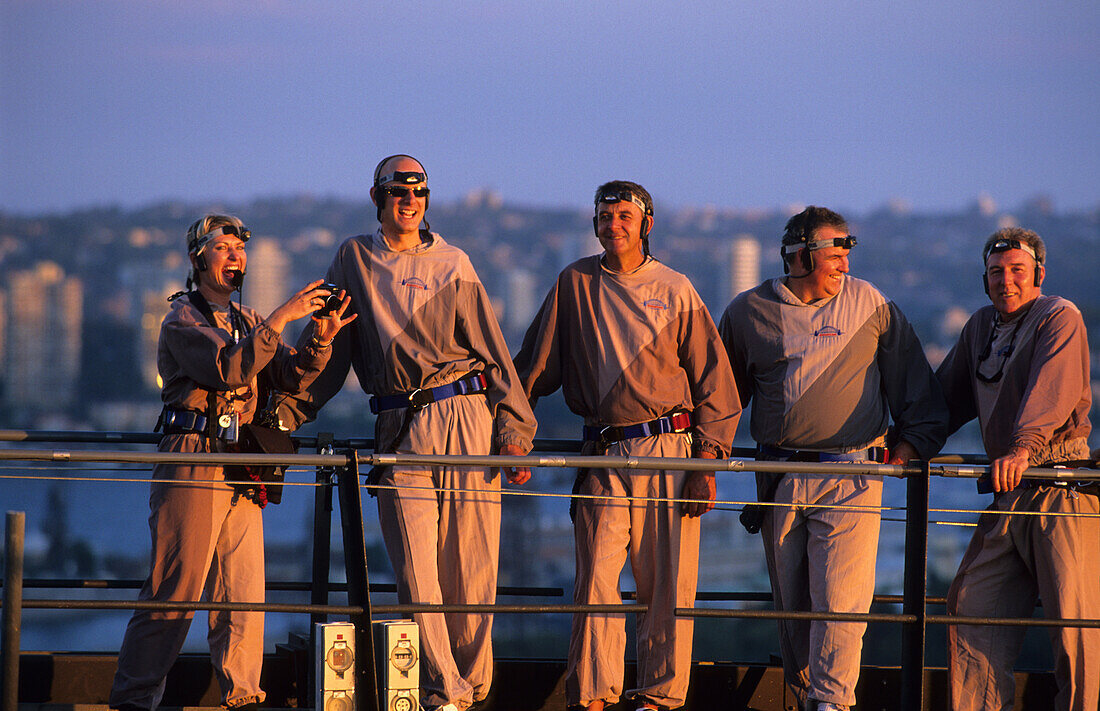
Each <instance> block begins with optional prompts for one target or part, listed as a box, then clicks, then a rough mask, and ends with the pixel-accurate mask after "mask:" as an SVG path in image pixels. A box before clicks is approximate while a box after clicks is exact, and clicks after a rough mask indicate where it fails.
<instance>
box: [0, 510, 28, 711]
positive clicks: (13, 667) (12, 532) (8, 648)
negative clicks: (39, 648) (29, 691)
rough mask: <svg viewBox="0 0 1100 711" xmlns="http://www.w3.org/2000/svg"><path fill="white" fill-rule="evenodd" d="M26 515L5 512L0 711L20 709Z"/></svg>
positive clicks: (0, 647)
mask: <svg viewBox="0 0 1100 711" xmlns="http://www.w3.org/2000/svg"><path fill="white" fill-rule="evenodd" d="M25 526H26V514H25V513H24V512H22V511H8V516H7V520H6V522H5V526H4V597H3V599H4V610H3V628H2V630H0V637H2V638H3V639H2V641H0V649H2V654H3V662H2V666H3V671H4V694H3V696H4V699H3V711H17V709H18V708H19V628H20V626H21V625H22V621H23V534H24V530H25Z"/></svg>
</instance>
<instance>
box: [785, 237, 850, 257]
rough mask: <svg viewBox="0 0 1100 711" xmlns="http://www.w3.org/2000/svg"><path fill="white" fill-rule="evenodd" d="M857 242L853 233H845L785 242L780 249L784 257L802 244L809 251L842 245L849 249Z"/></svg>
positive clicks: (794, 252) (793, 252)
mask: <svg viewBox="0 0 1100 711" xmlns="http://www.w3.org/2000/svg"><path fill="white" fill-rule="evenodd" d="M857 242H858V240H857V239H856V237H855V235H847V236H846V237H834V238H832V239H819V240H813V241H807V242H805V243H802V242H795V243H794V244H785V245H783V247H782V249H781V251H782V253H783V256H784V257H786V256H788V255H791V254H796V253H797V252H798V250H800V249H802V248H803V246H805V248H806V249H808V250H810V251H811V252H815V251H817V250H819V249H824V248H826V247H843V248H844V249H851V248H852V247H854V246H856V244H857Z"/></svg>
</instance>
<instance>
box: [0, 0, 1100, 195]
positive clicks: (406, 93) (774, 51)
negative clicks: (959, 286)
mask: <svg viewBox="0 0 1100 711" xmlns="http://www.w3.org/2000/svg"><path fill="white" fill-rule="evenodd" d="M1098 47H1100V3H1098V2H1096V1H1095V0H1076V1H1072V2H1069V1H1066V0H1045V1H1044V2H1036V1H1035V0H998V1H993V0H966V1H964V2H959V1H958V0H923V1H917V0H896V1H895V0H891V1H888V2H864V1H861V0H835V1H833V2H808V1H807V0H800V1H794V0H766V1H765V0H743V1H740V2H730V1H729V0H703V1H699V2H693V1H691V0H682V1H681V2H668V3H656V2H633V3H627V2H595V1H593V0H588V1H575V0H542V1H541V2H526V1H524V0H481V1H480V2H477V3H465V2H461V1H457V2H456V0H442V1H437V0H421V1H420V2H400V1H399V0H391V1H389V2H378V1H377V0H367V1H365V2H364V1H363V0H357V1H353V0H315V1H314V0H251V1H249V2H244V1H241V0H184V1H182V2H181V1H179V0H172V1H171V2H168V1H164V0H95V1H94V2H86V1H83V0H2V2H0V210H8V211H14V212H17V213H29V212H37V211H41V210H65V209H70V208H76V207H88V206H93V205H102V204H118V205H123V206H134V205H140V204H145V203H148V202H151V201H157V200H162V199H176V198H180V199H186V200H225V201H237V200H242V199H247V198H251V197H256V196H271V195H289V194H298V193H312V194H315V195H318V196H337V197H347V198H356V199H366V196H367V190H368V188H369V181H370V176H371V172H372V170H373V168H374V165H375V163H376V162H377V161H378V159H379V158H381V157H382V156H384V155H387V154H390V153H396V152H406V153H412V154H413V155H416V156H418V157H420V158H421V159H422V160H423V161H424V163H425V165H426V167H427V169H428V173H429V176H430V184H431V186H432V190H433V195H434V196H437V199H444V200H448V199H453V198H456V197H458V196H460V195H462V194H464V193H465V192H467V191H468V190H470V189H472V188H476V187H480V186H485V187H490V188H493V189H496V190H498V191H499V192H501V193H502V194H503V196H504V198H505V200H506V201H508V202H510V203H514V204H525V205H547V206H551V205H552V206H576V207H577V208H578V209H583V208H586V207H587V206H589V205H590V201H591V195H592V192H593V190H594V188H595V186H596V185H597V184H599V183H600V182H603V181H605V180H609V179H612V178H625V179H632V180H636V181H638V182H640V183H642V184H643V185H645V186H646V187H648V188H649V189H650V191H651V192H652V193H653V194H654V196H655V198H656V200H657V202H658V203H659V204H664V205H676V206H682V205H702V204H708V203H709V204H714V205H717V206H719V207H732V208H749V207H777V206H781V205H786V204H789V203H817V204H825V205H829V206H832V207H835V208H837V209H841V210H844V209H855V210H865V209H869V208H872V207H875V206H878V205H881V204H883V203H884V202H886V201H887V200H890V199H893V198H901V199H904V200H907V201H909V202H910V203H911V204H912V205H913V207H914V208H915V209H917V210H921V211H927V210H938V209H952V208H959V207H962V206H964V205H966V204H969V203H971V202H972V201H973V200H974V199H975V197H976V196H977V195H978V193H980V192H982V191H985V192H988V193H989V194H991V195H992V196H993V198H994V199H995V200H996V201H997V202H998V203H999V204H1002V205H1005V206H1008V207H1013V206H1015V205H1017V204H1019V203H1020V202H1021V201H1023V200H1025V199H1027V198H1029V197H1032V196H1034V195H1036V194H1037V193H1044V194H1047V195H1049V196H1051V197H1052V198H1053V199H1054V203H1055V207H1056V208H1057V209H1059V210H1079V209H1092V208H1096V207H1098V206H1100V140H1098V137H1100V128H1098V127H1100V50H1098Z"/></svg>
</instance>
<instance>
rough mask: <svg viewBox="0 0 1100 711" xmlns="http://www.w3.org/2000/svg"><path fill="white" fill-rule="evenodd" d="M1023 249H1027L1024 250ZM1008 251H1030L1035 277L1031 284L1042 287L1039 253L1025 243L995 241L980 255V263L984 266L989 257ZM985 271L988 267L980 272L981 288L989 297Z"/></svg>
mask: <svg viewBox="0 0 1100 711" xmlns="http://www.w3.org/2000/svg"><path fill="white" fill-rule="evenodd" d="M1025 247H1026V248H1027V249H1024V248H1025ZM1010 249H1023V250H1024V251H1025V252H1027V251H1029V250H1030V252H1031V256H1032V258H1034V259H1035V276H1034V278H1033V280H1032V283H1033V284H1034V285H1035V286H1042V266H1043V261H1042V260H1041V259H1039V252H1038V251H1036V250H1035V248H1034V247H1032V246H1031V245H1030V244H1028V243H1027V242H1021V241H1020V240H1018V239H1000V240H997V241H996V242H994V243H993V244H991V245H989V247H987V248H986V250H985V253H984V254H982V263H983V264H985V263H987V262H988V261H989V255H991V254H997V253H998V252H1007V251H1008V250H1010ZM987 271H988V267H987V268H986V271H983V272H982V288H983V289H985V295H986V296H989V275H988V274H987Z"/></svg>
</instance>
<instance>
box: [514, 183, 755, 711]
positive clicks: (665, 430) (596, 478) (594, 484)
mask: <svg viewBox="0 0 1100 711" xmlns="http://www.w3.org/2000/svg"><path fill="white" fill-rule="evenodd" d="M595 203H596V210H595V213H596V214H595V216H594V217H593V218H592V224H593V227H594V228H595V231H596V237H597V238H598V239H599V240H600V244H601V245H602V246H603V248H604V252H603V254H599V255H593V256H591V257H586V258H584V259H581V260H580V261H577V262H574V263H573V264H571V265H569V266H568V267H566V268H565V270H564V271H563V272H562V273H561V274H560V275H559V276H558V280H557V283H556V284H555V285H554V287H553V288H552V289H551V290H550V294H549V295H548V296H547V297H546V300H545V301H544V302H543V305H542V308H541V309H540V311H539V313H538V315H536V316H535V320H534V322H533V323H532V324H531V327H530V329H528V331H527V335H526V337H525V338H524V341H523V347H522V349H521V350H520V353H519V355H517V356H516V370H517V371H518V372H519V375H520V378H521V379H522V381H523V385H524V387H525V388H526V390H527V394H528V396H529V397H530V398H531V402H532V404H534V402H535V401H536V400H538V398H540V397H543V396H546V395H549V394H551V393H553V392H554V391H556V390H557V389H558V388H561V389H562V391H563V393H564V395H565V401H566V403H567V404H568V405H569V409H571V410H572V411H573V412H575V413H576V414H578V415H580V416H581V417H583V418H584V424H585V427H584V440H585V443H584V452H585V453H586V454H608V455H618V456H647V457H699V458H704V459H714V458H720V457H725V456H726V455H727V454H728V452H729V449H728V448H729V443H730V442H732V441H733V434H734V431H735V430H736V429H737V420H738V417H739V416H740V414H741V408H740V406H739V404H738V400H737V390H736V387H735V385H734V383H733V377H732V375H731V374H730V369H729V363H728V362H727V360H726V354H725V352H723V350H722V345H721V342H720V341H719V340H718V332H717V330H716V329H715V326H714V321H712V320H711V317H710V314H709V313H708V312H707V309H706V307H705V306H704V305H703V302H702V300H701V299H700V298H699V295H698V294H697V293H696V292H695V289H694V288H693V287H692V286H691V283H690V282H688V280H687V277H685V276H683V275H682V274H680V273H678V272H674V271H673V270H671V269H669V268H668V267H666V266H664V265H663V264H661V263H660V262H659V261H657V260H656V259H654V258H653V257H652V256H650V254H649V233H650V230H651V229H652V228H653V199H652V198H651V197H650V195H649V193H648V192H647V191H646V190H645V188H643V187H642V186H641V185H638V184H637V183H631V182H627V181H623V180H616V181H612V182H610V183H605V184H604V185H601V186H600V187H599V188H598V189H597V190H596V199H595ZM574 493H577V494H580V495H581V497H580V498H578V499H576V500H575V519H574V522H575V525H576V528H575V536H576V556H577V576H576V581H575V583H574V588H573V601H574V602H575V603H577V604H616V603H619V602H621V600H622V598H621V596H620V595H619V574H620V573H621V572H622V568H623V565H624V564H625V562H626V559H627V556H628V555H629V557H630V567H631V571H632V572H633V574H634V579H635V582H636V583H637V590H638V601H639V602H640V603H642V604H644V605H648V611H647V612H645V613H639V614H638V618H637V630H638V636H637V637H638V673H637V686H636V688H634V689H631V690H629V691H627V692H626V694H625V695H626V697H627V698H628V699H629V700H630V702H631V704H632V705H631V706H629V707H627V708H630V709H635V708H636V709H658V708H660V709H674V708H677V707H679V706H682V705H683V704H684V700H685V698H686V694H687V687H688V675H689V672H690V670H691V642H692V632H693V627H692V621H691V618H689V617H676V616H675V608H677V607H692V606H693V605H694V604H695V587H696V583H697V576H698V564H699V517H700V516H702V515H703V514H704V513H706V512H707V511H709V510H710V509H711V508H712V507H713V506H714V498H715V483H714V473H713V472H691V473H688V472H684V471H650V470H637V469H587V470H581V471H579V472H578V476H577V482H576V485H575V487H574ZM669 499H683V501H670V500H669ZM625 648H626V632H625V627H624V619H623V616H622V615H607V614H586V613H578V614H576V615H574V616H573V631H572V636H571V638H570V643H569V667H568V671H567V673H566V680H565V693H566V700H567V702H568V703H569V704H570V706H571V707H575V708H583V709H589V710H590V711H594V710H596V709H603V708H604V705H605V704H613V703H615V702H617V701H618V699H619V696H620V695H622V694H623V664H624V658H623V655H624V652H625Z"/></svg>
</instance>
